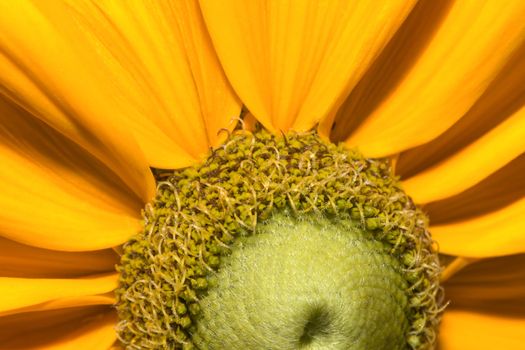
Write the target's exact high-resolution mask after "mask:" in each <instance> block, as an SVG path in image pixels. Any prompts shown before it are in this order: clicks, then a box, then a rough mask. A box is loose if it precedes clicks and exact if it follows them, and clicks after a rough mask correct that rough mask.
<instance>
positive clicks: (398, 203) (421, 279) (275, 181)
mask: <svg viewBox="0 0 525 350" xmlns="http://www.w3.org/2000/svg"><path fill="white" fill-rule="evenodd" d="M156 175H157V184H158V185H157V195H156V198H155V199H154V201H153V202H152V203H150V204H148V205H147V206H146V208H145V209H144V212H143V217H144V229H143V231H142V232H141V233H140V234H138V235H137V236H136V237H134V238H132V239H131V240H130V241H129V242H128V243H126V244H125V246H124V253H123V255H122V258H121V263H120V265H119V266H118V271H119V272H120V281H119V287H118V289H117V291H116V296H117V309H118V313H119V318H120V321H119V324H118V335H119V338H120V340H121V342H122V343H123V344H124V346H126V347H127V348H129V349H193V348H194V344H193V342H192V339H191V334H192V331H193V330H194V329H195V324H196V321H197V320H198V317H199V313H200V303H199V300H200V299H201V298H202V297H203V296H205V295H206V292H207V290H208V288H211V287H210V286H209V281H210V276H211V275H213V274H214V273H215V272H216V271H217V270H218V268H219V267H220V265H221V260H222V259H224V257H225V256H227V255H228V254H230V250H231V247H232V246H233V243H234V242H235V240H236V239H237V238H238V237H241V236H246V235H253V234H256V232H257V226H258V225H259V224H261V223H263V222H264V221H265V220H267V219H268V218H270V217H271V216H272V215H273V214H275V213H276V212H282V211H285V210H286V211H287V212H291V213H295V214H297V215H310V214H315V215H322V216H325V217H329V218H331V219H334V218H335V219H337V218H341V219H342V220H343V219H344V220H352V221H353V222H355V223H356V224H357V225H358V226H359V227H360V228H361V229H363V230H366V231H367V232H370V233H371V234H372V236H373V239H375V240H378V241H380V242H382V243H384V244H386V245H387V247H388V249H389V251H390V254H391V255H392V256H394V257H395V258H396V259H398V260H399V261H400V262H401V266H402V267H403V271H402V274H403V277H404V278H405V279H406V281H407V285H408V288H407V290H406V293H407V296H408V300H409V302H408V308H407V315H406V316H407V319H408V321H409V329H408V332H407V334H406V339H407V348H408V349H426V348H431V347H432V345H433V344H434V343H435V338H436V329H437V326H438V324H439V319H440V313H441V289H440V287H439V272H440V268H439V262H438V258H437V252H436V251H435V247H434V244H433V241H432V239H431V237H430V234H429V232H428V230H427V219H426V217H425V215H424V214H423V213H422V211H421V210H420V209H419V208H417V207H416V206H415V205H414V203H413V202H412V200H411V199H410V197H408V196H407V195H406V194H405V193H404V192H403V190H402V188H401V186H400V183H399V181H398V180H397V179H396V178H395V176H393V174H392V171H391V167H390V164H389V162H388V161H387V160H382V159H367V158H364V157H363V156H362V155H361V154H359V152H357V151H355V150H348V149H346V148H345V147H343V146H337V145H334V144H331V143H328V142H325V141H323V140H322V139H321V138H320V137H319V136H318V135H317V134H316V133H315V132H308V133H290V134H287V135H281V136H276V135H273V134H271V133H269V132H267V131H265V130H264V129H258V130H256V131H254V132H253V133H250V132H246V131H242V130H241V131H238V132H235V133H233V134H232V135H230V137H229V139H228V141H227V142H226V143H225V144H224V145H223V146H222V147H220V148H218V149H216V150H214V151H213V152H212V153H211V155H210V156H209V157H208V158H207V159H206V161H204V162H203V163H202V164H199V165H196V166H193V167H190V168H186V169H181V170H175V171H164V170H156Z"/></svg>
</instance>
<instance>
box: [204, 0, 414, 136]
mask: <svg viewBox="0 0 525 350" xmlns="http://www.w3.org/2000/svg"><path fill="white" fill-rule="evenodd" d="M413 4H414V2H413V1H386V2H374V1H369V2H364V1H344V0H342V1H329V2H319V1H300V2H294V1H270V2H268V1H243V0H237V1H236V0H231V1H213V0H209V1H206V0H204V1H201V8H202V11H203V15H204V19H205V21H206V25H207V26H208V29H209V31H210V35H211V37H212V40H213V43H214V45H215V48H216V50H217V53H218V56H219V58H220V60H221V63H222V65H223V67H224V70H225V72H226V75H227V76H228V78H229V79H230V81H231V83H232V86H233V88H234V89H235V91H236V92H237V94H238V95H239V97H240V98H241V100H242V101H243V102H244V104H245V105H246V106H247V107H248V109H249V110H250V112H251V113H253V115H254V116H255V117H256V118H257V119H258V120H259V121H260V122H261V123H262V124H263V125H264V126H265V127H266V128H268V129H269V130H271V131H273V132H279V131H287V130H290V129H293V130H297V131H304V130H308V129H311V128H312V127H313V126H314V125H315V123H317V122H318V121H319V120H320V119H321V118H323V117H326V116H327V114H328V113H329V112H330V111H331V110H332V109H334V108H335V106H336V105H338V104H339V103H340V102H341V101H342V99H343V98H344V97H345V96H346V94H347V93H348V92H349V91H350V89H352V87H353V86H355V84H356V83H357V81H358V80H359V78H360V77H361V76H362V75H363V73H364V72H365V70H366V69H367V67H368V66H369V65H370V63H371V62H372V61H373V60H374V59H375V58H376V56H377V54H378V52H379V51H380V50H381V49H382V48H383V47H384V46H385V44H386V43H387V42H388V40H389V39H390V38H391V37H392V35H393V34H394V33H395V31H396V29H397V28H398V27H399V25H400V24H401V23H402V22H403V20H404V19H405V17H406V15H407V14H408V13H409V12H410V10H411V8H412V6H413Z"/></svg>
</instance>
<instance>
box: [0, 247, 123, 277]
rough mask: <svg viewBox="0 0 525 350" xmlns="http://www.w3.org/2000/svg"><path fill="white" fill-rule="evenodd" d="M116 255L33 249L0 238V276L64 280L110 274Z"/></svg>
mask: <svg viewBox="0 0 525 350" xmlns="http://www.w3.org/2000/svg"><path fill="white" fill-rule="evenodd" d="M118 260H119V259H118V256H117V254H116V253H115V252H114V251H113V250H112V249H105V250H98V251H92V252H62V251H57V250H47V249H41V248H35V247H31V246H28V245H24V244H20V243H16V242H14V241H11V240H8V239H5V238H0V276H2V277H22V278H67V277H78V276H82V275H89V274H97V273H103V272H109V271H113V270H114V267H115V265H116V264H117V263H118Z"/></svg>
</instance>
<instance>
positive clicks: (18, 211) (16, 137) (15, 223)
mask: <svg viewBox="0 0 525 350" xmlns="http://www.w3.org/2000/svg"><path fill="white" fill-rule="evenodd" d="M0 163H1V164H2V166H1V167H0V180H1V182H2V184H3V186H2V196H0V219H1V220H0V235H1V236H4V237H7V238H9V239H12V240H15V241H17V242H20V243H24V244H28V245H33V246H37V247H41V248H47V249H58V250H69V251H81V250H96V249H103V248H109V247H112V246H116V245H119V244H122V243H124V242H125V241H126V240H127V239H129V237H131V236H132V235H133V234H135V233H136V232H137V231H138V230H139V229H140V209H141V208H142V207H143V202H142V200H141V199H140V198H139V197H137V196H136V195H135V194H134V192H133V191H132V190H131V189H130V188H129V187H128V186H127V184H125V183H124V182H123V180H122V179H121V177H120V176H117V175H116V174H115V173H114V172H113V171H112V170H111V169H109V168H108V167H107V166H105V165H104V164H103V163H101V162H100V161H99V160H98V159H96V158H94V157H93V156H91V155H90V154H89V153H88V152H86V151H85V150H84V149H82V148H81V147H79V146H78V145H76V144H75V143H73V142H71V141H70V140H68V139H67V138H65V137H64V136H63V135H61V134H60V133H58V132H57V131H55V130H53V129H52V128H50V127H49V126H47V125H46V124H45V123H43V122H41V121H40V120H38V119H36V118H35V117H33V116H32V115H30V114H29V113H27V112H26V111H24V110H22V109H20V108H19V107H17V106H15V105H13V104H11V103H9V102H8V101H5V100H3V99H2V98H0ZM119 175H120V174H119ZM149 176H150V177H152V175H151V173H150V175H149Z"/></svg>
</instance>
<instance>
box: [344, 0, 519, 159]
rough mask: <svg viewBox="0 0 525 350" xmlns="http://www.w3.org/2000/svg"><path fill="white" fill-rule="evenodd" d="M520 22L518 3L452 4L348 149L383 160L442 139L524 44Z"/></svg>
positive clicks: (354, 136)
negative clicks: (428, 39)
mask: <svg viewBox="0 0 525 350" xmlns="http://www.w3.org/2000/svg"><path fill="white" fill-rule="evenodd" d="M524 16H525V3H524V2H523V1H520V0H514V1H506V2H505V3H500V2H496V1H457V2H455V3H454V4H453V5H452V7H451V9H450V10H449V12H448V14H447V16H446V18H444V19H443V21H442V23H441V26H440V27H439V29H438V30H437V31H436V33H435V35H434V36H433V38H432V40H430V41H429V42H428V43H427V46H426V50H425V51H424V52H423V53H422V54H421V55H420V56H419V58H418V60H417V61H416V62H415V63H414V65H413V67H412V69H411V70H410V71H408V72H406V75H405V76H404V79H403V80H402V81H401V82H400V83H399V84H398V85H397V86H396V88H395V89H394V90H393V91H391V92H390V94H389V95H388V97H387V98H385V99H383V100H382V102H381V104H380V105H378V106H377V107H376V108H375V109H374V110H373V111H372V112H371V113H370V115H369V116H368V117H367V118H366V120H365V121H364V122H363V123H362V124H361V125H360V126H359V127H358V128H357V130H356V131H355V132H354V133H353V134H352V135H351V136H350V137H349V138H348V139H347V144H348V145H350V146H358V147H359V148H360V149H361V151H362V152H363V153H364V154H366V155H367V156H370V157H376V156H385V155H389V154H393V153H397V152H399V151H402V150H404V149H407V148H410V147H414V146H417V145H420V144H422V143H425V142H428V141H430V140H432V139H433V138H434V137H436V136H438V135H439V134H441V133H443V132H444V131H445V130H446V129H448V128H449V127H450V126H451V125H453V124H454V123H455V122H456V121H458V119H460V118H461V117H462V116H463V115H464V114H465V113H466V112H467V111H468V109H469V108H470V107H471V106H472V105H473V104H474V103H475V101H476V100H477V99H478V98H479V97H480V96H481V95H482V94H483V92H484V91H485V89H486V88H487V86H488V85H489V84H490V82H491V81H493V80H494V79H495V77H496V76H497V75H498V73H499V72H500V71H501V69H502V67H503V66H504V65H505V63H506V62H507V61H508V60H509V57H511V56H512V55H513V53H514V52H515V50H517V49H518V48H519V47H520V45H521V44H522V43H523V39H524V37H525V36H524V34H525V21H523V18H524ZM401 49H402V48H401Z"/></svg>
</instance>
